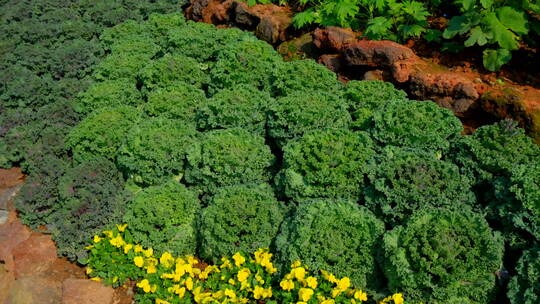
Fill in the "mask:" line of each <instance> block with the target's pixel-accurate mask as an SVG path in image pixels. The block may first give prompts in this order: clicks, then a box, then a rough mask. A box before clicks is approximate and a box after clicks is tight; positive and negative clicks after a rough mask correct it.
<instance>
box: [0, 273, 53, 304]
mask: <svg viewBox="0 0 540 304" xmlns="http://www.w3.org/2000/svg"><path fill="white" fill-rule="evenodd" d="M5 303H6V304H58V303H62V283H61V282H58V281H53V280H49V279H47V278H43V277H39V276H34V277H26V278H21V279H17V280H15V282H14V283H13V285H12V287H11V289H10V290H9V294H8V296H7V300H6V302H5Z"/></svg>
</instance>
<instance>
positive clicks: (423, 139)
mask: <svg viewBox="0 0 540 304" xmlns="http://www.w3.org/2000/svg"><path fill="white" fill-rule="evenodd" d="M462 130H463V126H462V125H461V122H460V121H459V119H457V118H456V117H455V116H454V114H453V113H452V112H451V111H450V110H448V109H445V108H441V107H439V106H438V105H437V104H435V103H434V102H430V101H412V100H411V101H402V102H392V103H388V104H386V105H385V106H384V107H382V108H380V109H379V110H378V111H375V113H374V114H373V128H372V129H371V133H372V134H373V138H374V139H376V140H377V141H379V142H380V143H381V144H384V145H394V146H400V147H409V148H419V149H426V150H446V149H448V148H449V147H450V142H449V141H450V140H453V139H454V138H456V137H458V136H459V135H460V133H461V131H462Z"/></svg>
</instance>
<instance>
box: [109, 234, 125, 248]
mask: <svg viewBox="0 0 540 304" xmlns="http://www.w3.org/2000/svg"><path fill="white" fill-rule="evenodd" d="M109 243H111V245H113V246H115V247H118V248H120V247H122V246H124V245H125V244H126V242H125V241H124V239H123V238H122V236H121V235H117V236H115V237H114V238H111V239H110V240H109Z"/></svg>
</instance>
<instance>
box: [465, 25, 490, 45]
mask: <svg viewBox="0 0 540 304" xmlns="http://www.w3.org/2000/svg"><path fill="white" fill-rule="evenodd" d="M487 42H488V36H486V34H485V33H484V32H483V31H482V28H480V27H479V26H475V27H474V28H473V29H472V30H471V32H470V34H469V39H467V40H465V43H464V45H465V46H466V47H470V46H473V45H475V44H478V45H480V46H482V45H485V44H486V43H487Z"/></svg>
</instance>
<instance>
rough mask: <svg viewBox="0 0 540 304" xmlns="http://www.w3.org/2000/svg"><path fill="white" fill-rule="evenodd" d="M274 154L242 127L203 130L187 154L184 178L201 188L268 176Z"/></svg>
mask: <svg viewBox="0 0 540 304" xmlns="http://www.w3.org/2000/svg"><path fill="white" fill-rule="evenodd" d="M274 161H275V157H274V155H272V152H271V151H270V147H268V146H267V145H265V143H264V138H263V137H260V136H258V135H255V134H253V133H249V132H248V131H245V130H242V129H226V130H214V131H209V132H206V133H205V134H204V135H203V136H202V137H201V139H200V141H198V142H196V143H195V144H194V145H193V146H192V147H191V148H190V150H189V152H188V154H187V167H186V182H187V183H188V184H191V185H194V186H197V187H199V188H200V189H201V190H202V191H204V192H215V191H216V190H217V188H218V187H221V186H228V185H234V184H244V183H259V182H266V181H268V180H270V177H271V172H270V167H271V166H272V165H273V164H274Z"/></svg>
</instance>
